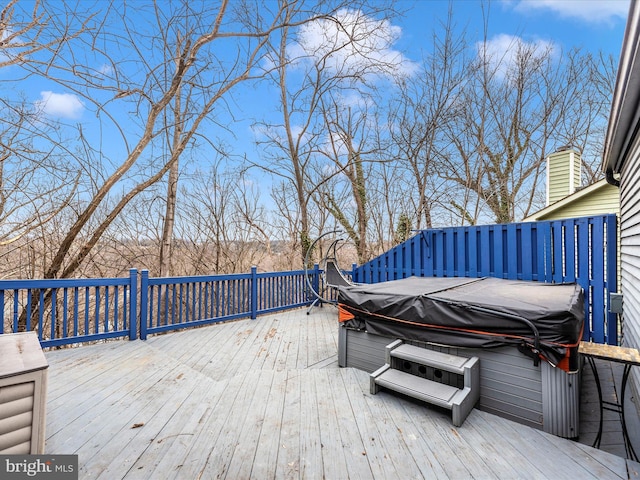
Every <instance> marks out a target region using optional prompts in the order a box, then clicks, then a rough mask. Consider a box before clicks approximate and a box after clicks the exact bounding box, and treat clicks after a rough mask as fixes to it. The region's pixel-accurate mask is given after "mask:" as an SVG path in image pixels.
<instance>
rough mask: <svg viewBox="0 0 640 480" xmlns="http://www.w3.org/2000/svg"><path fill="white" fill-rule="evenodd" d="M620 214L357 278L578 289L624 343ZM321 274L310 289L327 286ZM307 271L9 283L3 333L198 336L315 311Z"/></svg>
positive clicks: (603, 326) (550, 225) (428, 250)
mask: <svg viewBox="0 0 640 480" xmlns="http://www.w3.org/2000/svg"><path fill="white" fill-rule="evenodd" d="M616 231H617V230H616V217H615V215H608V216H597V217H585V218H578V219H570V220H559V221H551V222H536V223H514V224H507V225H487V226H478V227H456V228H443V229H434V230H424V231H421V232H419V233H418V234H417V235H416V236H414V237H413V238H411V239H409V240H407V241H406V242H404V243H402V244H400V245H398V246H396V247H394V248H392V249H390V250H389V251H388V252H386V253H385V254H383V255H381V256H379V257H377V258H376V259H374V260H372V261H371V262H368V263H367V264H365V265H362V266H359V267H358V266H354V267H353V269H352V271H351V272H347V273H350V275H351V277H352V278H353V280H354V281H355V282H358V283H376V282H382V281H385V280H394V279H398V278H405V277H408V276H411V275H416V276H435V277H484V276H491V277H499V278H508V279H518V280H533V281H541V282H554V283H563V282H578V283H579V284H580V285H581V286H582V287H583V289H584V291H585V313H586V329H585V339H592V340H594V341H595V342H598V343H610V344H615V343H616V342H617V316H616V315H615V314H612V313H610V312H609V311H608V305H609V293H612V292H616V291H617V281H616V280H617V275H616V265H617V262H616V255H617V242H616V238H617V237H616ZM321 273H322V272H321V271H320V269H319V267H318V266H317V265H316V267H315V269H313V270H310V271H309V274H310V280H309V281H310V282H311V283H312V285H314V288H315V289H316V291H318V289H319V288H320V287H321V283H320V282H322V275H321ZM314 298H315V297H314V296H313V295H311V293H310V292H309V290H308V288H307V284H306V279H305V271H304V270H297V271H289V272H269V273H258V272H257V270H256V269H255V268H253V269H252V270H251V272H249V273H245V274H233V275H211V276H197V277H170V278H150V277H149V275H148V272H147V271H146V270H143V271H141V272H138V271H137V270H135V269H134V270H131V271H130V272H129V276H127V277H123V278H100V279H61V280H57V279H51V280H2V281H0V312H2V316H3V321H2V322H0V334H2V333H11V332H21V331H36V332H37V333H38V336H39V338H40V341H41V343H42V345H43V346H44V347H54V346H59V345H64V344H74V343H83V342H90V341H96V340H105V339H111V338H129V339H132V340H133V339H136V338H141V339H146V338H147V336H148V335H149V334H153V333H159V332H166V331H170V330H177V329H183V328H188V327H195V326H200V325H205V324H209V323H214V322H220V321H227V320H233V319H237V318H256V317H257V316H259V315H261V314H266V313H271V312H276V311H280V310H285V309H290V308H296V307H301V306H305V305H309V304H310V303H311V302H312V301H313V299H314Z"/></svg>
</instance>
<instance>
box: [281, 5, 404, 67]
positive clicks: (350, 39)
mask: <svg viewBox="0 0 640 480" xmlns="http://www.w3.org/2000/svg"><path fill="white" fill-rule="evenodd" d="M401 34H402V29H401V28H400V27H398V26H394V25H391V23H390V22H389V21H387V20H376V19H374V18H372V17H368V16H366V15H364V14H363V13H362V12H360V11H359V10H346V9H343V10H340V11H339V12H338V13H337V15H336V19H335V21H334V20H327V19H323V20H318V21H315V22H311V23H308V24H305V25H303V26H302V27H300V30H299V32H298V37H297V43H295V44H290V45H289V46H288V50H287V53H288V55H289V58H291V59H292V60H294V61H298V62H300V61H305V60H311V61H314V62H319V61H322V62H323V65H324V66H325V67H326V68H327V69H329V70H331V71H333V72H336V73H340V74H342V75H353V74H356V73H362V72H366V74H368V75H376V76H385V77H392V76H409V75H412V74H414V73H415V72H416V71H417V65H416V64H415V63H414V62H412V61H410V60H409V59H408V58H406V57H405V56H404V55H403V54H402V53H401V52H400V51H398V50H395V49H394V48H393V44H394V43H395V42H396V41H397V40H398V39H399V38H400V35H401Z"/></svg>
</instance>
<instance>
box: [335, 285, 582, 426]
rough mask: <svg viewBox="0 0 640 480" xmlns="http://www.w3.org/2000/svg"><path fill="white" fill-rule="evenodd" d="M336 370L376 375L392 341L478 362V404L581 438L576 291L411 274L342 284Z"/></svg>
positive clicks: (579, 310)
mask: <svg viewBox="0 0 640 480" xmlns="http://www.w3.org/2000/svg"><path fill="white" fill-rule="evenodd" d="M338 308H339V312H340V313H339V317H340V332H339V364H340V366H342V367H355V368H359V369H362V370H365V371H368V372H373V371H375V370H377V369H378V368H379V367H381V366H382V365H384V363H385V351H384V347H385V346H386V345H387V344H389V343H390V342H391V341H393V340H395V339H402V340H404V341H406V342H408V343H411V344H414V345H418V346H421V347H424V348H431V349H434V350H439V351H444V352H446V353H451V354H454V355H458V356H467V357H472V356H476V357H478V358H480V385H481V386H480V400H479V402H478V405H477V407H478V408H480V409H481V410H485V411H487V412H490V413H494V414H497V415H500V416H502V417H505V418H509V419H511V420H514V421H517V422H519V423H522V424H526V425H530V426H533V427H536V428H539V429H541V430H544V431H545V432H548V433H552V434H554V435H558V436H561V437H565V438H575V437H577V436H578V435H579V428H578V425H579V403H580V402H579V392H580V385H579V370H580V362H579V358H578V345H579V342H580V340H581V338H582V331H583V324H584V298H583V293H582V289H581V287H580V286H578V285H576V284H562V285H558V284H544V283H537V282H524V281H513V280H502V279H496V278H481V279H470V278H430V277H429V278H423V277H411V278H406V279H402V280H394V281H389V282H383V283H377V284H367V285H354V286H350V287H340V288H339V294H338Z"/></svg>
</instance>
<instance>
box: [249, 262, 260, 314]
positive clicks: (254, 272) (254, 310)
mask: <svg viewBox="0 0 640 480" xmlns="http://www.w3.org/2000/svg"><path fill="white" fill-rule="evenodd" d="M250 308H251V320H255V319H256V318H257V317H258V268H257V267H251V305H250Z"/></svg>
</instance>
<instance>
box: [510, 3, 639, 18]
mask: <svg viewBox="0 0 640 480" xmlns="http://www.w3.org/2000/svg"><path fill="white" fill-rule="evenodd" d="M508 3H509V4H511V5H513V6H514V9H515V10H516V11H520V12H531V11H534V10H545V11H551V12H554V13H556V14H558V15H559V16H560V17H562V18H576V19H579V20H582V21H585V22H589V23H603V22H611V21H613V20H616V19H623V20H624V19H626V18H627V14H628V12H629V0H519V1H510V2H508Z"/></svg>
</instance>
